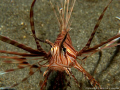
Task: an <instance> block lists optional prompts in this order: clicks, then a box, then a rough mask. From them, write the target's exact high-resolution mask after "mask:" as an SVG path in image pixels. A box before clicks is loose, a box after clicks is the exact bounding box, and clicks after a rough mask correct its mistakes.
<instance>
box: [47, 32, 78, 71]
mask: <svg viewBox="0 0 120 90" xmlns="http://www.w3.org/2000/svg"><path fill="white" fill-rule="evenodd" d="M63 38H64V34H63V33H61V34H59V35H58V37H57V39H56V41H55V43H54V45H53V47H52V48H51V55H52V56H51V58H50V65H49V68H50V69H52V70H59V71H64V70H66V69H65V68H66V67H67V68H70V67H72V66H73V65H74V61H75V60H76V54H77V52H76V51H75V49H74V47H73V46H72V42H71V39H70V35H69V34H67V37H66V39H65V41H64V43H63V46H64V47H60V42H61V40H63Z"/></svg>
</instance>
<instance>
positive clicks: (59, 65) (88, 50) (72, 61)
mask: <svg viewBox="0 0 120 90" xmlns="http://www.w3.org/2000/svg"><path fill="white" fill-rule="evenodd" d="M69 1H72V3H71V4H72V5H69V4H70V3H69ZM111 1H112V0H111ZM111 1H110V3H111ZM35 2H36V0H33V2H32V5H31V9H30V24H31V31H32V34H33V37H34V39H35V42H36V45H37V50H35V49H32V48H30V47H28V46H26V45H24V44H20V43H18V42H16V41H14V40H11V39H9V38H7V37H4V36H1V35H0V40H1V41H3V42H6V43H9V44H12V45H14V46H16V47H19V48H21V49H23V50H25V51H27V52H29V53H18V52H12V51H11V52H10V51H3V50H0V52H1V53H6V54H13V55H19V56H21V57H17V56H13V57H9V56H1V58H10V59H14V60H16V61H17V62H18V64H19V65H18V68H16V69H10V70H6V71H4V72H0V74H5V73H8V72H11V71H15V70H17V69H23V68H25V67H30V72H29V76H28V77H30V76H31V75H33V74H34V73H35V72H36V71H38V70H41V67H47V70H46V71H45V72H44V74H43V75H44V76H45V80H44V82H43V84H42V85H41V90H42V89H43V87H44V86H45V85H46V83H47V80H48V77H49V75H50V73H51V72H52V71H59V72H64V71H65V72H66V73H67V74H68V75H69V76H72V77H73V78H74V80H75V81H76V83H77V84H79V82H78V81H77V79H76V78H75V76H74V75H73V74H72V72H71V67H74V68H76V69H78V70H79V71H80V72H82V73H83V74H84V75H85V77H87V79H88V80H89V81H90V83H91V85H93V87H97V88H100V85H99V83H98V82H97V81H96V80H95V79H94V78H93V77H92V76H91V75H90V74H89V73H88V72H87V71H86V70H85V69H84V68H83V67H82V66H81V65H80V64H79V63H78V62H77V60H76V59H77V58H78V56H82V55H83V54H84V57H83V60H84V59H86V58H87V57H89V56H91V55H92V54H94V53H96V52H99V51H101V50H102V49H105V48H108V47H113V46H117V45H119V43H118V44H115V45H111V44H113V43H114V42H116V41H117V40H118V38H119V37H120V33H118V34H117V35H116V36H114V37H112V38H110V39H108V40H107V41H105V42H102V43H100V44H98V45H95V46H93V47H90V44H91V41H92V39H93V37H94V35H95V32H96V30H97V28H98V26H99V24H100V21H101V19H102V18H103V15H104V13H105V11H106V9H107V8H108V6H109V4H110V3H109V4H108V5H107V6H106V7H105V9H104V10H103V12H102V14H101V15H100V17H99V19H98V22H97V24H96V25H95V27H94V30H93V32H92V34H91V37H90V38H89V40H88V42H87V44H86V45H85V47H84V48H83V49H82V50H80V51H76V50H75V49H74V47H73V46H72V41H71V38H70V35H69V31H70V24H71V23H70V21H69V20H70V17H71V13H72V11H73V7H74V4H75V0H63V2H62V3H64V4H62V3H61V6H62V8H59V7H58V12H59V17H60V18H58V16H57V14H56V12H55V15H56V17H57V20H58V22H59V27H60V34H59V35H58V37H57V39H56V41H55V43H52V42H50V41H49V40H46V41H43V40H40V39H38V38H37V37H36V35H35V28H34V19H33V7H34V4H35ZM51 5H52V3H51ZM52 7H53V5H52ZM53 10H54V11H55V9H54V7H53ZM39 42H44V43H47V44H49V45H50V46H51V50H50V51H49V52H48V53H47V52H46V51H44V50H43V49H42V48H41V45H40V44H39ZM103 45H106V46H103ZM26 57H44V58H43V61H45V60H46V59H47V61H46V63H44V64H41V62H42V61H38V62H37V63H34V64H30V63H28V62H27V58H26ZM36 60H38V59H36ZM4 62H6V63H14V62H12V61H4ZM33 68H37V70H36V71H33ZM28 77H26V78H24V79H23V80H22V81H21V82H23V81H25V80H27V78H28ZM17 85H19V83H16V84H14V85H12V86H10V87H7V88H12V87H15V86H17ZM3 88H4V87H1V88H0V89H3Z"/></svg>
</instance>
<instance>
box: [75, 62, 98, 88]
mask: <svg viewBox="0 0 120 90" xmlns="http://www.w3.org/2000/svg"><path fill="white" fill-rule="evenodd" d="M74 68H76V69H78V70H79V71H80V72H82V73H83V74H84V75H85V77H87V79H88V80H89V81H90V84H91V85H92V86H93V87H97V88H100V84H99V83H98V82H97V81H96V80H95V79H94V78H93V77H92V76H91V75H90V74H89V73H88V72H87V71H86V70H85V69H84V68H83V67H82V66H81V65H80V64H79V63H78V62H77V61H76V63H75V65H74Z"/></svg>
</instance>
